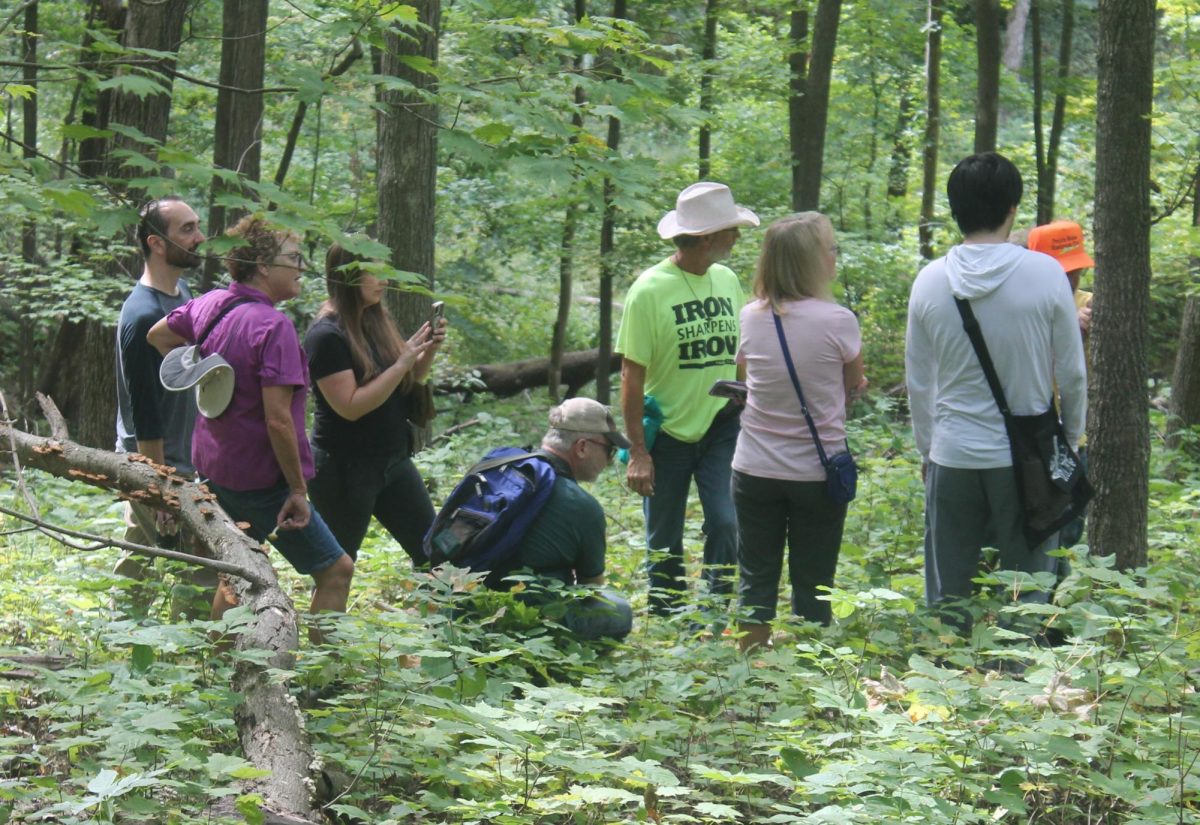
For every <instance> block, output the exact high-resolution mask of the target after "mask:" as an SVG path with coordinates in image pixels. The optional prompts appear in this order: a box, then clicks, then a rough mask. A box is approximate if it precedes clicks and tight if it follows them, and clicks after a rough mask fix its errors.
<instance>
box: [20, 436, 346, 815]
mask: <svg viewBox="0 0 1200 825" xmlns="http://www.w3.org/2000/svg"><path fill="white" fill-rule="evenodd" d="M10 444H11V445H13V447H15V453H16V456H17V457H18V458H19V459H20V461H21V463H22V464H23V465H24V466H26V467H33V468H37V469H39V470H44V471H45V472H48V473H51V474H53V475H55V476H59V477H60V478H68V479H75V480H82V481H86V483H88V484H91V485H92V486H95V487H100V488H102V489H107V490H112V491H114V492H116V493H118V494H120V495H123V496H126V497H131V498H138V499H139V500H141V501H143V502H144V503H146V504H148V505H150V506H153V507H159V508H162V509H166V510H170V511H172V512H174V513H177V514H178V516H179V518H180V519H181V521H182V522H183V523H184V524H185V525H186V526H187V527H188V528H189V529H191V531H192V532H193V533H195V535H196V536H197V537H198V538H199V540H200V542H201V543H202V544H203V545H204V546H205V547H206V548H208V549H209V550H210V551H211V552H212V554H213V557H214V558H216V559H217V560H218V561H221V562H224V563H226V564H229V565H232V566H235V567H236V568H238V569H240V570H243V571H245V574H246V575H247V576H249V577H250V579H252V580H248V579H246V578H241V577H239V576H230V577H229V582H230V584H231V586H232V587H233V589H234V592H235V593H236V595H237V597H238V599H239V601H240V603H241V604H242V605H244V606H246V607H248V608H249V609H250V611H251V612H252V613H253V615H254V617H255V618H254V622H253V623H252V624H251V625H250V626H249V627H248V628H247V629H246V630H245V631H244V632H243V633H242V634H241V635H239V636H238V638H237V642H236V644H237V647H238V649H239V650H242V651H266V652H267V653H268V656H267V657H265V660H264V659H258V658H255V657H244V658H242V659H240V660H239V662H238V665H237V668H236V669H235V671H234V683H233V687H234V689H235V690H236V691H237V692H238V693H240V694H241V695H242V697H243V703H242V704H241V705H240V706H239V707H238V708H237V709H236V710H235V712H234V718H235V721H236V723H237V727H238V737H239V739H240V741H241V745H242V751H243V753H244V754H245V757H246V759H248V760H249V761H250V762H251V763H253V764H254V766H255V767H257V768H260V769H262V770H264V771H266V772H267V775H266V776H264V777H263V778H261V779H256V780H252V781H250V782H248V783H247V785H246V788H245V790H246V792H248V793H259V794H261V795H262V797H263V799H264V800H265V802H266V807H267V808H269V809H270V810H272V811H274V812H277V813H280V814H284V815H286V816H288V817H291V818H293V819H294V818H296V817H299V818H300V820H301V821H304V822H322V821H324V820H323V819H322V818H321V817H320V815H319V813H318V810H317V806H316V802H315V800H314V799H313V796H314V793H315V789H316V788H317V787H319V780H320V764H319V762H317V761H316V758H315V755H314V753H313V750H312V746H311V745H310V743H309V740H308V735H307V734H306V732H305V730H304V720H303V717H302V716H301V715H300V711H299V709H298V708H297V706H296V702H295V700H294V699H293V698H292V697H291V695H290V694H289V692H288V686H287V683H286V682H285V681H281V680H279V679H278V678H277V676H275V675H274V674H273V673H272V672H271V671H272V670H274V671H275V672H276V673H277V672H279V671H287V670H291V669H292V668H294V667H295V652H296V649H297V645H298V632H297V622H296V611H295V609H294V607H293V606H292V602H291V600H290V599H289V598H288V597H287V594H286V593H284V592H283V591H282V590H281V589H280V588H279V583H278V580H277V579H276V577H275V571H274V570H273V569H272V567H271V563H270V561H268V559H267V557H266V555H264V554H263V553H261V552H259V550H258V545H257V544H256V543H255V542H254V541H253V540H251V539H250V537H249V536H247V535H246V534H244V533H243V532H242V531H241V530H239V529H237V527H236V526H235V525H234V523H233V522H232V520H230V518H229V517H228V516H227V515H225V512H224V511H223V510H221V508H220V507H219V506H217V504H216V502H215V499H214V497H213V496H212V494H211V493H209V492H208V491H207V489H206V488H204V487H202V486H200V485H197V484H194V483H191V482H188V481H185V480H184V479H182V478H180V477H179V476H175V475H172V474H170V473H169V472H168V470H169V468H166V467H160V466H158V465H153V464H150V463H149V462H147V461H145V459H143V458H142V457H141V456H136V455H133V456H131V455H124V454H117V453H113V452H110V451H104V450H94V449H89V448H87V447H81V446H79V445H78V444H73V443H71V442H70V441H65V440H56V439H49V438H39V437H37V436H32V435H29V434H28V433H24V432H21V431H20V430H15V429H12V428H10V427H8V426H6V425H5V424H3V423H0V456H3V457H4V458H6V459H8V460H7V461H5V462H4V463H11V456H9V455H8V454H7V453H8V450H9V446H10Z"/></svg>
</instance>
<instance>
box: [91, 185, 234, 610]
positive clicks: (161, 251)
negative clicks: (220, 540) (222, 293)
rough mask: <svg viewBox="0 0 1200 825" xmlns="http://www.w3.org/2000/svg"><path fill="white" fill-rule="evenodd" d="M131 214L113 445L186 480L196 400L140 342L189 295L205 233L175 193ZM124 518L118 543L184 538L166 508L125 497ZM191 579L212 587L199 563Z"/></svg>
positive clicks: (168, 542)
mask: <svg viewBox="0 0 1200 825" xmlns="http://www.w3.org/2000/svg"><path fill="white" fill-rule="evenodd" d="M138 218H139V220H138V224H137V241H138V245H139V246H140V247H141V250H142V255H143V257H144V258H145V266H144V267H143V269H142V274H141V277H140V278H138V282H137V283H136V284H135V285H134V287H133V291H132V292H130V293H129V296H128V297H127V298H126V299H125V303H124V304H123V305H122V307H121V315H120V320H119V321H118V322H117V347H116V375H117V422H116V423H117V443H116V450H117V452H119V453H141V454H142V455H144V456H146V457H147V458H149V459H151V460H152V461H154V462H156V463H158V464H166V465H169V466H172V467H174V468H175V470H176V472H177V473H178V474H179V475H182V476H184V477H185V478H191V477H192V476H194V475H195V469H194V468H193V467H192V425H193V424H194V423H195V420H196V403H195V400H194V397H193V395H192V394H191V393H173V392H166V391H165V390H164V389H163V387H162V384H160V383H159V380H158V369H159V366H160V365H161V364H162V356H161V355H160V354H159V353H158V350H156V349H155V348H154V347H152V346H150V344H149V343H148V342H147V341H146V333H147V332H149V331H150V328H151V327H152V326H154V324H156V323H157V322H158V321H159V320H160V319H162V318H163V317H165V316H166V315H167V313H169V312H171V311H172V310H173V309H176V308H177V307H180V306H183V305H184V304H185V303H187V302H188V300H190V299H191V297H192V293H191V290H190V289H188V285H187V282H186V281H184V280H183V274H184V271H185V270H187V269H192V268H194V267H196V266H199V265H200V263H201V261H202V260H203V259H202V257H201V255H200V254H199V253H198V252H197V249H198V248H199V246H200V244H202V243H204V240H205V238H204V233H203V232H202V231H201V229H200V219H199V218H198V217H197V215H196V213H195V212H194V211H193V210H192V208H191V207H189V206H188V205H187V204H186V203H184V202H183V200H182V199H181V198H179V197H177V196H175V195H167V196H165V197H162V198H158V199H157V200H153V201H150V202H149V203H147V204H146V205H145V206H143V207H142V209H141V211H140V212H139V213H138ZM125 522H126V530H125V541H128V542H132V543H134V544H144V545H151V546H153V545H160V546H165V547H172V548H174V547H176V546H178V545H180V544H181V543H182V544H183V545H189V544H190V542H188V541H187V540H184V541H182V542H181V540H180V537H179V527H178V525H177V524H176V523H175V521H174V519H173V518H172V517H171V516H170V515H169V514H167V513H164V512H162V511H161V510H155V509H154V508H152V507H148V506H147V505H145V504H141V503H139V502H135V501H134V502H129V503H128V504H127V505H126V508H125ZM184 549H190V547H189V546H185V548H184ZM114 572H115V573H117V574H118V575H121V576H125V577H127V578H131V579H137V580H143V579H146V578H148V577H149V574H150V570H149V569H148V567H147V565H146V564H145V563H143V561H142V560H141V559H140V558H139V557H137V556H135V555H132V554H126V555H124V556H122V557H121V559H120V561H118V562H117V565H116V568H115V569H114ZM191 581H192V584H194V585H196V586H199V587H203V588H206V589H208V590H211V589H212V588H213V587H214V586H215V585H216V577H215V576H214V575H213V574H212V573H211V571H208V570H206V569H204V568H198V569H197V570H196V573H195V575H193V576H192V577H191ZM181 591H182V588H181ZM132 594H133V599H134V603H135V606H136V607H137V608H138V609H139V610H142V611H144V610H145V609H146V608H147V607H148V602H149V601H151V600H152V598H153V588H149V587H142V586H135V587H134V588H132ZM175 595H176V596H182V595H183V594H182V592H177V593H176V594H175ZM172 601H173V602H175V601H176V599H175V598H173V599H172ZM180 612H186V613H194V612H195V611H194V610H186V609H185V608H184V607H183V606H182V605H176V604H173V605H172V613H173V614H178V613H180Z"/></svg>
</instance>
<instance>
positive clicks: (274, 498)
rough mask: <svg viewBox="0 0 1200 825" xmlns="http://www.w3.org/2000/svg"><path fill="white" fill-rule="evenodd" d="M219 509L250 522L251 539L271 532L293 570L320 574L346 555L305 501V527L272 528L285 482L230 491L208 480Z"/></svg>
mask: <svg viewBox="0 0 1200 825" xmlns="http://www.w3.org/2000/svg"><path fill="white" fill-rule="evenodd" d="M208 488H209V489H210V490H212V491H213V492H214V493H215V494H216V496H217V501H218V502H220V504H221V507H222V509H224V510H225V512H226V513H228V514H229V517H230V518H232V519H233V520H234V521H244V522H248V523H249V524H250V528H249V529H248V530H246V535H248V536H250V538H252V539H254V540H255V541H264V540H265V539H266V538H267V536H269V535H270V534H271V533H272V532H275V538H274V539H272V540H271V543H272V544H273V545H275V549H276V550H278V551H279V552H280V553H282V554H283V557H284V558H285V559H287V560H288V562H289V563H291V565H292V567H294V568H295V569H296V572H297V573H301V574H303V575H306V576H307V575H311V574H313V573H320V572H321V571H322V570H324V569H325V568H327V567H330V566H332V565H333V563H334V562H336V561H337V560H338V559H339V558H341V557H342V556H344V555H346V553H345V551H344V550H342V548H341V545H339V544H338V543H337V539H335V538H334V537H333V533H331V532H329V528H328V527H327V526H326V525H325V521H324V520H323V519H322V518H321V514H320V513H318V512H317V511H316V509H315V508H313V506H312V504H311V503H310V504H309V512H310V513H311V516H312V517H311V518H310V519H309V522H308V526H307V527H304V528H303V529H300V530H278V531H276V529H275V528H276V519H277V517H278V516H279V511H280V510H281V509H283V504H284V502H286V501H287V497H288V493H289V492H290V490H289V489H288V486H287V484H279V485H277V486H275V487H267V488H265V489H262V490H230V489H229V488H227V487H221V486H220V485H217V484H213V483H212V482H211V481H210V482H208Z"/></svg>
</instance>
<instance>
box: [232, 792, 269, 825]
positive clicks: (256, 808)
mask: <svg viewBox="0 0 1200 825" xmlns="http://www.w3.org/2000/svg"><path fill="white" fill-rule="evenodd" d="M233 805H234V807H235V808H237V812H238V813H239V814H241V815H242V816H243V817H244V818H245V820H246V825H263V822H264V821H265V820H266V816H265V815H264V814H263V809H262V806H263V798H262V796H261V795H260V794H256V793H248V794H243V795H241V796H239V797H238V798H237V800H236V801H235V802H234V803H233Z"/></svg>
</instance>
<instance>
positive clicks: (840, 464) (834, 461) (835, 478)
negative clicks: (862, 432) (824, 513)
mask: <svg viewBox="0 0 1200 825" xmlns="http://www.w3.org/2000/svg"><path fill="white" fill-rule="evenodd" d="M771 315H772V316H773V317H774V318H775V332H777V333H778V334H779V346H780V347H781V348H782V349H783V361H784V363H785V364H787V371H788V375H789V376H790V377H791V379H792V386H793V387H794V388H795V390H796V397H797V398H799V399H800V411H801V412H803V413H804V420H805V421H807V422H808V431H809V432H810V433H812V440H813V444H815V445H817V457H818V458H820V459H821V466H822V467H824V468H825V494H826V495H827V496H829V500H830V501H832V502H833V503H834V504H849V503H850V502H852V501H854V496H855V495H857V493H858V465H857V464H855V463H854V456H853V455H851V454H850V441H849V440H847V441H846V451H845V452H844V453H837V454H836V455H831V456H827V455H825V448H824V447H823V446H822V445H821V435H820V433H818V432H817V425H816V423H815V422H814V421H813V420H812V415H810V414H809V412H808V403H807V402H806V401H805V400H804V391H803V390H801V389H800V379H799V378H797V377H796V367H795V365H794V364H793V363H792V353H791V351H790V350H789V349H788V343H787V336H785V335H784V334H783V322H782V321H781V320H780V319H779V315H778V313H775V312H772V313H771Z"/></svg>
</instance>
